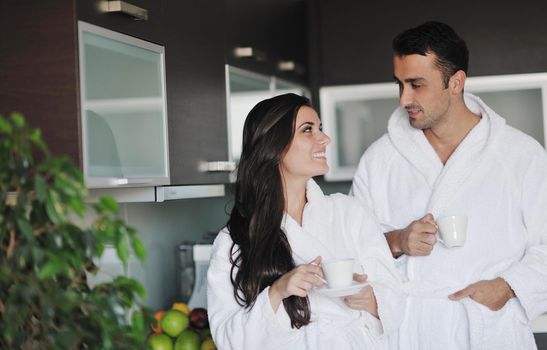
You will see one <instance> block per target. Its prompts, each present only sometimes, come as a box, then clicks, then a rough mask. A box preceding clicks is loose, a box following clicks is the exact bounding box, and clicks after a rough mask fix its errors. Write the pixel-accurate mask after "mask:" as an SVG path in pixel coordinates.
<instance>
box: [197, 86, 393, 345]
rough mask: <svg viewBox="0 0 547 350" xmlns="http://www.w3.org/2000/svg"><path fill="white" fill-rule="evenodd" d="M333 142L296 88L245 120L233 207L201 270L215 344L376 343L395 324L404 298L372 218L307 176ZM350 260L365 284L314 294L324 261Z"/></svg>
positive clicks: (320, 170)
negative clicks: (351, 291)
mask: <svg viewBox="0 0 547 350" xmlns="http://www.w3.org/2000/svg"><path fill="white" fill-rule="evenodd" d="M329 143H330V139H329V137H328V136H327V135H325V134H324V133H323V132H322V129H321V123H320V120H319V117H318V116H317V113H316V112H315V111H314V110H313V109H312V108H311V107H310V104H309V101H308V100H307V99H306V98H304V97H301V96H298V95H295V94H286V95H281V96H276V97H273V98H271V99H268V100H265V101H262V102H260V103H258V104H257V105H256V106H255V107H254V108H253V109H252V110H251V112H250V113H249V115H248V116H247V119H246V121H245V126H244V130H243V150H242V154H241V159H240V163H239V168H238V174H237V180H236V184H235V205H234V208H233V210H232V213H231V216H230V219H229V221H228V224H227V226H226V228H225V229H223V230H222V231H221V232H220V233H219V235H218V237H217V238H216V240H215V243H214V247H213V255H212V258H211V262H210V265H209V272H208V276H207V279H208V287H207V288H208V308H209V319H210V324H211V330H212V333H213V338H214V341H215V343H216V344H217V346H218V347H219V349H237V350H242V349H260V350H263V349H306V348H307V349H335V348H336V347H338V349H349V348H354V349H365V348H378V347H380V346H381V343H382V342H383V339H382V335H383V334H384V333H386V332H389V331H393V330H396V328H397V327H398V323H399V319H401V317H402V315H401V313H402V310H404V308H403V307H402V306H401V303H402V302H403V297H402V295H400V293H399V292H398V291H399V280H398V278H397V273H396V271H395V269H394V267H393V259H392V257H391V254H390V252H389V249H388V247H387V244H386V242H385V239H384V238H383V235H382V234H381V229H380V227H379V225H378V223H377V222H376V221H375V220H374V217H373V216H372V214H371V213H370V212H369V211H367V210H366V209H365V208H363V207H361V206H359V204H358V203H357V202H356V201H355V200H354V199H353V198H351V197H347V196H344V195H332V196H324V195H323V193H322V192H321V190H320V188H319V186H318V185H317V184H316V183H315V182H314V181H313V180H312V179H311V178H312V177H313V176H317V175H323V174H325V173H326V172H327V170H328V165H327V160H326V157H325V150H326V146H327V145H328V144H329ZM348 257H349V258H354V259H355V261H356V262H357V263H356V264H355V265H356V266H355V268H354V272H357V273H363V270H364V271H365V272H366V273H367V274H368V278H369V282H370V285H369V286H366V287H364V288H363V289H362V290H360V291H359V292H358V293H357V294H355V295H351V296H346V297H345V298H344V297H329V296H326V295H323V294H322V293H320V292H319V290H318V288H320V287H324V282H323V281H324V280H323V279H322V277H323V272H322V269H321V267H320V263H321V261H322V259H335V258H348ZM355 276H356V279H357V280H358V281H361V282H362V281H364V279H365V278H366V276H365V275H355Z"/></svg>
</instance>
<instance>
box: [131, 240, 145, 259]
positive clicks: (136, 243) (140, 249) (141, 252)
mask: <svg viewBox="0 0 547 350" xmlns="http://www.w3.org/2000/svg"><path fill="white" fill-rule="evenodd" d="M131 243H132V244H133V251H134V252H135V255H136V256H137V258H139V260H141V261H142V260H144V259H146V248H144V244H142V242H141V240H140V239H138V238H137V237H136V236H134V237H132V239H131Z"/></svg>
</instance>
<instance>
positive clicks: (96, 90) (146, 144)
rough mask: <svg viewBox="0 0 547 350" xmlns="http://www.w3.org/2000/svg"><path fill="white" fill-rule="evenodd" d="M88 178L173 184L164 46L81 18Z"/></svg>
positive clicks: (117, 183)
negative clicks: (168, 137)
mask: <svg viewBox="0 0 547 350" xmlns="http://www.w3.org/2000/svg"><path fill="white" fill-rule="evenodd" d="M78 42H79V61H80V64H79V73H80V75H79V77H80V97H81V104H80V105H81V126H82V152H83V173H84V180H85V183H86V185H87V187H89V188H108V187H114V188H115V187H121V186H153V185H166V184H169V167H168V152H167V115H166V109H167V107H166V98H165V61H164V47H163V46H160V45H156V44H153V43H151V42H149V41H144V40H140V39H137V38H134V37H132V36H128V35H125V34H121V33H119V32H115V31H111V30H108V29H105V28H102V27H98V26H95V25H92V24H89V23H86V22H82V21H79V22H78Z"/></svg>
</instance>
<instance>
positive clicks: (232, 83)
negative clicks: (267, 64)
mask: <svg viewBox="0 0 547 350" xmlns="http://www.w3.org/2000/svg"><path fill="white" fill-rule="evenodd" d="M226 81H227V88H226V90H227V94H228V96H227V103H228V127H229V130H230V131H229V143H230V159H231V160H232V161H234V162H236V163H237V162H238V161H239V158H240V155H241V146H242V143H243V126H244V124H245V119H246V118H247V115H248V114H249V112H250V111H251V109H252V108H253V107H254V106H255V105H256V104H257V103H258V102H260V101H262V100H265V99H267V98H270V97H273V96H277V95H281V94H286V93H294V94H297V95H302V96H309V92H308V90H307V89H306V88H305V87H303V86H301V85H298V84H294V83H292V82H288V81H285V80H281V79H278V78H276V77H273V76H266V75H262V74H258V73H254V72H250V71H247V70H244V69H240V68H236V67H231V66H226ZM232 180H233V179H232Z"/></svg>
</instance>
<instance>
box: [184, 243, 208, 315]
mask: <svg viewBox="0 0 547 350" xmlns="http://www.w3.org/2000/svg"><path fill="white" fill-rule="evenodd" d="M212 248H213V245H212V244H196V243H190V242H183V243H182V244H180V245H179V246H178V255H179V273H178V285H179V288H180V299H181V301H183V302H185V303H186V304H188V307H189V308H190V309H194V308H196V307H202V308H207V269H208V268H209V260H210V258H211V252H212Z"/></svg>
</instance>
